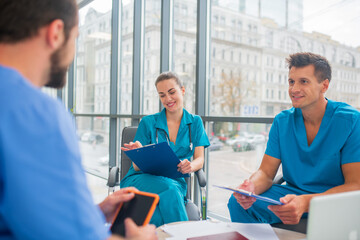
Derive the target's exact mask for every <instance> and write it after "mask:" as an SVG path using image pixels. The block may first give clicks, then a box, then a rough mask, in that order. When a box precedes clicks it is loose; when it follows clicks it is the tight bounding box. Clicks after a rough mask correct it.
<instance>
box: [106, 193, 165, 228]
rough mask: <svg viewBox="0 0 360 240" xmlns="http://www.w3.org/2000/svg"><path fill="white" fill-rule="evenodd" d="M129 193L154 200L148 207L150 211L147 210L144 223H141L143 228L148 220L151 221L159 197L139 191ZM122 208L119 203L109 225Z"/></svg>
mask: <svg viewBox="0 0 360 240" xmlns="http://www.w3.org/2000/svg"><path fill="white" fill-rule="evenodd" d="M130 192H133V193H135V194H139V195H144V196H148V197H152V198H154V201H153V203H152V205H151V207H150V209H149V211H148V213H147V216H146V218H145V221H144V223H143V226H144V225H146V224H148V223H149V222H150V220H151V217H152V215H153V213H154V211H155V209H156V205H157V204H158V202H159V199H160V198H159V195H157V194H155V193H149V192H142V191H139V190H131V191H130ZM130 201H131V200H130ZM122 206H123V203H121V204H120V206H119V208H118V209H117V211H116V214H115V217H114V219H113V220H112V223H111V225H113V224H114V222H115V219H116V217H117V215H118V214H119V212H120V209H121V207H122Z"/></svg>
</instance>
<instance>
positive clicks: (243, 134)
mask: <svg viewBox="0 0 360 240" xmlns="http://www.w3.org/2000/svg"><path fill="white" fill-rule="evenodd" d="M249 136H251V135H250V134H249V133H247V132H240V133H239V134H238V135H236V136H235V137H232V138H229V139H228V140H226V144H227V145H229V146H232V145H233V144H234V143H235V142H241V141H244V140H246V139H247V138H248V137H249Z"/></svg>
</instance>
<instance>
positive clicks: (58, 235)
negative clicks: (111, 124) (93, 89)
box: [0, 0, 157, 240]
mask: <svg viewBox="0 0 360 240" xmlns="http://www.w3.org/2000/svg"><path fill="white" fill-rule="evenodd" d="M77 36H78V9H77V6H76V2H75V0H55V1H54V0H16V1H14V0H1V1H0V239H6V240H11V239H21V240H26V239H59V240H60V239H61V240H65V239H71V240H77V239H79V240H85V239H86V240H89V239H94V240H104V239H112V240H115V239H122V238H120V237H118V236H114V235H111V234H110V232H109V229H108V228H107V227H105V224H104V223H105V219H106V220H107V221H108V222H111V220H112V219H113V217H114V214H115V213H116V210H117V209H118V206H119V204H120V203H121V202H124V201H128V200H130V199H131V198H133V197H134V194H133V193H130V192H129V189H123V190H119V191H117V192H115V193H114V194H112V195H110V196H109V197H107V198H106V199H105V200H104V201H103V202H101V203H100V204H99V205H98V206H96V205H95V204H94V202H93V200H92V196H91V193H90V190H89V189H88V187H87V184H86V177H85V173H84V169H83V167H82V165H81V156H80V151H79V146H78V138H77V136H76V132H75V124H74V120H73V118H72V117H71V115H70V114H69V112H68V111H66V109H65V108H64V105H63V103H62V102H61V101H59V100H56V99H54V98H51V97H50V96H48V95H46V94H45V93H43V92H42V91H41V87H43V86H45V85H46V86H49V87H54V88H61V87H63V86H64V85H65V80H66V78H65V76H66V72H67V68H68V66H69V64H70V63H71V61H72V60H73V57H74V52H75V40H76V37H77ZM125 226H126V235H127V237H131V239H157V236H156V232H155V226H150V225H147V226H144V227H138V226H136V224H135V223H134V222H133V221H132V220H131V219H127V220H125Z"/></svg>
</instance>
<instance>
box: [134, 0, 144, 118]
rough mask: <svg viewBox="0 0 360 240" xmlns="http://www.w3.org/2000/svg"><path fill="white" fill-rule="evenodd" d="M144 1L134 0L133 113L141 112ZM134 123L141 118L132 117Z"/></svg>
mask: <svg viewBox="0 0 360 240" xmlns="http://www.w3.org/2000/svg"><path fill="white" fill-rule="evenodd" d="M144 16H145V13H144V1H143V0H134V38H133V72H132V76H133V78H132V112H131V113H132V114H133V115H139V114H140V102H141V100H142V98H141V92H142V91H141V89H140V87H141V86H140V83H141V81H142V76H143V55H144V46H143V44H144ZM132 124H133V125H138V124H139V119H132Z"/></svg>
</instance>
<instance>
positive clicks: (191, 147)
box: [156, 124, 193, 151]
mask: <svg viewBox="0 0 360 240" xmlns="http://www.w3.org/2000/svg"><path fill="white" fill-rule="evenodd" d="M190 125H191V124H188V127H189V142H190V145H189V147H190V151H192V150H193V143H192V140H191V126H190ZM161 130H163V129H161ZM158 131H159V128H156V143H159V138H158ZM163 131H164V133H165V136H166V141H167V142H168V144H169V146H170V138H169V136H168V135H167V133H166V132H165V130H163Z"/></svg>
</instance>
